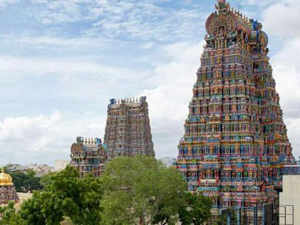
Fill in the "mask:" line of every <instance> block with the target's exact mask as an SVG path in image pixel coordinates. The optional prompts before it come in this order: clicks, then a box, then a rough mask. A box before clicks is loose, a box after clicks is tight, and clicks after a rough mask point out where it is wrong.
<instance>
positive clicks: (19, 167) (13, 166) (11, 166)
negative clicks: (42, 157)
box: [6, 164, 30, 173]
mask: <svg viewBox="0 0 300 225" xmlns="http://www.w3.org/2000/svg"><path fill="white" fill-rule="evenodd" d="M6 169H7V170H8V171H9V172H12V173H17V172H20V173H26V172H27V171H28V170H29V169H30V167H29V166H23V165H20V164H8V165H6Z"/></svg>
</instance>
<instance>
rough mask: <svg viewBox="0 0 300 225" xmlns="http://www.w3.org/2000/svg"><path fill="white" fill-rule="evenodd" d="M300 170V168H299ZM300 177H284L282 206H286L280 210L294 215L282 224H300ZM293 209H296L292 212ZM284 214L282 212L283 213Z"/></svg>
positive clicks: (281, 222) (281, 196)
mask: <svg viewBox="0 0 300 225" xmlns="http://www.w3.org/2000/svg"><path fill="white" fill-rule="evenodd" d="M299 168H300V167H299ZM299 190H300V175H285V176H283V192H282V193H280V205H282V206H286V207H284V208H281V209H280V210H281V211H282V210H284V211H287V214H291V215H292V214H294V215H293V216H294V223H292V222H293V220H292V218H293V217H292V216H290V217H287V221H280V224H295V225H298V224H300V214H299V212H300V192H299ZM292 207H294V209H293V210H292ZM281 213H282V212H281Z"/></svg>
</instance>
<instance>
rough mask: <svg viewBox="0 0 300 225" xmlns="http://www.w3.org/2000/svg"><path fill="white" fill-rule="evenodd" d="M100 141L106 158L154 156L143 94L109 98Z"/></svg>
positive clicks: (146, 104)
mask: <svg viewBox="0 0 300 225" xmlns="http://www.w3.org/2000/svg"><path fill="white" fill-rule="evenodd" d="M104 143H105V144H106V145H107V149H108V158H109V159H112V158H115V157H120V156H135V155H147V156H153V157H154V156H155V153H154V150H153V142H152V135H151V127H150V120H149V112H148V103H147V102H146V97H140V98H130V99H119V100H116V99H111V100H110V104H109V105H108V111H107V123H106V129H105V137H104Z"/></svg>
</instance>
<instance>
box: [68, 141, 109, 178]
mask: <svg viewBox="0 0 300 225" xmlns="http://www.w3.org/2000/svg"><path fill="white" fill-rule="evenodd" d="M71 159H72V160H71V163H70V165H71V166H74V167H76V168H77V169H78V171H79V173H80V177H85V176H86V175H87V174H93V175H94V177H99V176H101V174H102V173H103V171H104V166H105V163H106V161H107V148H106V145H104V144H102V141H101V139H99V138H82V137H77V139H76V143H74V144H72V146H71Z"/></svg>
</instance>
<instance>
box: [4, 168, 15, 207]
mask: <svg viewBox="0 0 300 225" xmlns="http://www.w3.org/2000/svg"><path fill="white" fill-rule="evenodd" d="M9 201H14V202H18V201H19V197H18V195H17V192H16V189H15V185H14V183H13V180H12V178H11V176H10V175H8V174H6V173H4V171H3V170H2V172H1V173H0V205H6V204H7V203H8V202H9Z"/></svg>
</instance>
